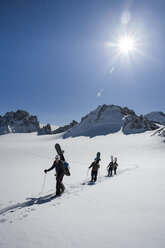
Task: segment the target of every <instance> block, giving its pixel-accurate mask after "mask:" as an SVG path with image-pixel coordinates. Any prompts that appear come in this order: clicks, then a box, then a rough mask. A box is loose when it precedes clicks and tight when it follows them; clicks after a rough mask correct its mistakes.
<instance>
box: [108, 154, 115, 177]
mask: <svg viewBox="0 0 165 248" xmlns="http://www.w3.org/2000/svg"><path fill="white" fill-rule="evenodd" d="M113 168H114V165H113V156H111V162H110V163H109V165H108V166H107V170H108V176H109V177H111V176H112V171H113Z"/></svg>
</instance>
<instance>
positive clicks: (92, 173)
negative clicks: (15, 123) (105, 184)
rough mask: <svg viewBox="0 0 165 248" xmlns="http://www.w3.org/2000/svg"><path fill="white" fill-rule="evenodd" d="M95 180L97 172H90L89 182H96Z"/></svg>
mask: <svg viewBox="0 0 165 248" xmlns="http://www.w3.org/2000/svg"><path fill="white" fill-rule="evenodd" d="M96 180H97V171H92V172H91V181H94V182H96Z"/></svg>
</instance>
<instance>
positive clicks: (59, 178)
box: [56, 175, 65, 195]
mask: <svg viewBox="0 0 165 248" xmlns="http://www.w3.org/2000/svg"><path fill="white" fill-rule="evenodd" d="M63 177H64V175H56V195H60V194H61V193H63V192H64V190H65V186H64V184H63V183H62V180H63Z"/></svg>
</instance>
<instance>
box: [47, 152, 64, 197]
mask: <svg viewBox="0 0 165 248" xmlns="http://www.w3.org/2000/svg"><path fill="white" fill-rule="evenodd" d="M53 169H55V171H56V195H57V196H60V195H61V194H62V193H63V192H64V190H65V186H64V184H63V183H62V180H63V177H64V170H65V167H64V163H63V162H62V161H61V160H60V156H59V155H57V156H56V157H55V161H54V163H53V165H52V167H50V168H49V169H48V170H46V169H45V170H44V172H45V173H47V172H48V171H51V170H53Z"/></svg>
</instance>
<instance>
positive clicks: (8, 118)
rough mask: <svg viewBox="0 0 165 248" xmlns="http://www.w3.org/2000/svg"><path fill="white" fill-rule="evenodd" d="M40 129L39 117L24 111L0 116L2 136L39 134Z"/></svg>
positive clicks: (0, 132)
mask: <svg viewBox="0 0 165 248" xmlns="http://www.w3.org/2000/svg"><path fill="white" fill-rule="evenodd" d="M39 128H40V126H39V122H38V119H37V116H33V115H30V114H29V113H28V112H26V111H23V110H18V111H16V112H13V111H11V112H7V113H6V114H5V115H4V116H0V134H7V133H31V132H37V131H38V130H39Z"/></svg>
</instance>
